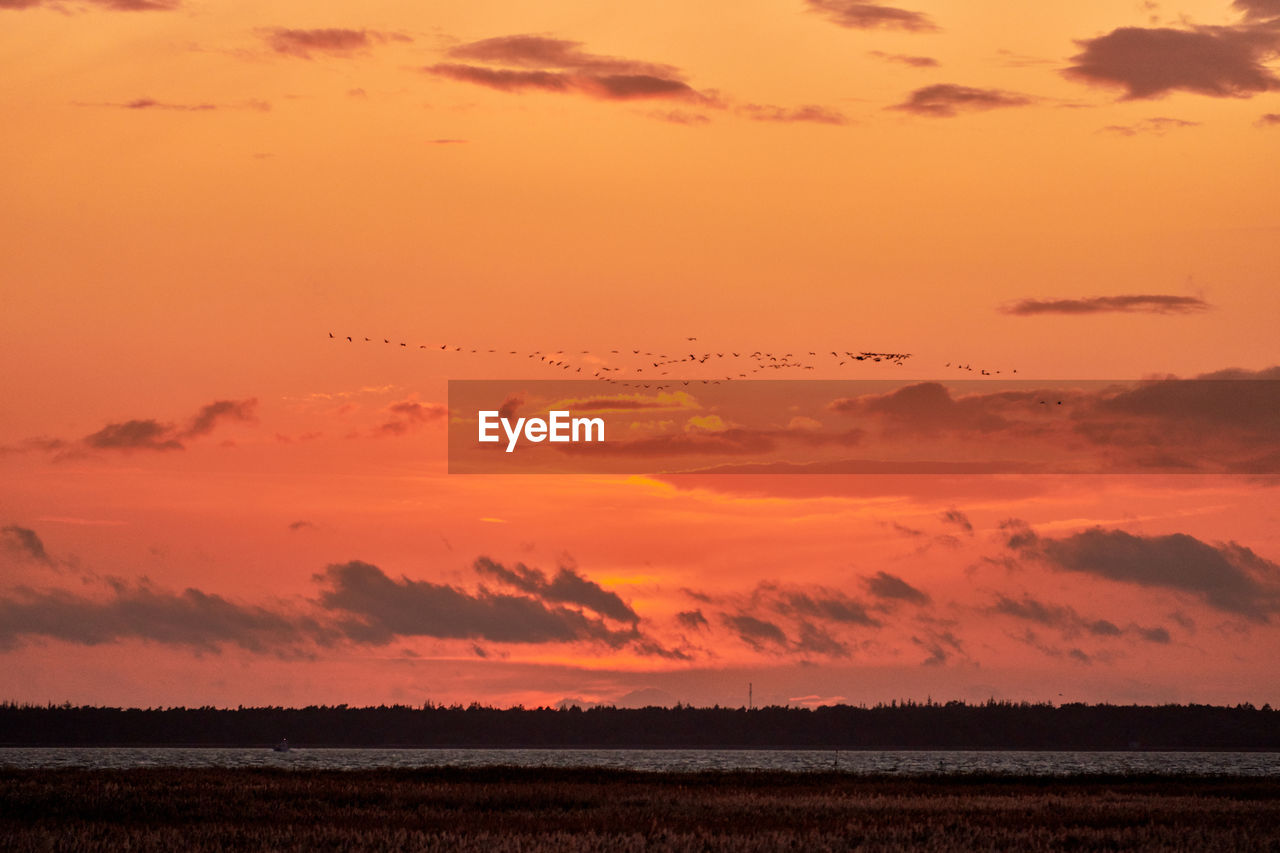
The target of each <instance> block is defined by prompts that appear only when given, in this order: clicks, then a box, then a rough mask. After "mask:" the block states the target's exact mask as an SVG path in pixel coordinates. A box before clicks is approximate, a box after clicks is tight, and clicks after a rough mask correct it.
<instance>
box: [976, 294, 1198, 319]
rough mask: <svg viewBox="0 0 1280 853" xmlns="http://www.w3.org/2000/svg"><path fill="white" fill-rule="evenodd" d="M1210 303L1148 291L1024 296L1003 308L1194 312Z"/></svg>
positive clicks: (1023, 313)
mask: <svg viewBox="0 0 1280 853" xmlns="http://www.w3.org/2000/svg"><path fill="white" fill-rule="evenodd" d="M1210 307H1211V306H1210V305H1209V303H1207V302H1205V301H1204V300H1203V299H1199V298H1197V297H1194V296H1170V295H1168V294H1160V293H1154V294H1153V293H1149V294H1140V295H1125V296H1086V297H1082V298H1079V299H1023V300H1020V301H1018V302H1014V303H1012V304H1010V305H1005V306H1003V307H1001V309H1000V310H1001V311H1002V312H1004V313H1005V314H1013V315H1015V316H1019V317H1028V316H1031V315H1033V314H1103V313H1107V312H1124V313H1135V312H1141V313H1145V314H1191V313H1193V312H1196V311H1206V310H1208V309H1209V308H1210Z"/></svg>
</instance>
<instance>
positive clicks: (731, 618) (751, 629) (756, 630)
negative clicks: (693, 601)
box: [720, 613, 787, 651]
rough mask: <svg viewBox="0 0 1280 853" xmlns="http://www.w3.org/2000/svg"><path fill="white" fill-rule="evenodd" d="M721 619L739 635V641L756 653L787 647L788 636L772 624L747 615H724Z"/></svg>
mask: <svg viewBox="0 0 1280 853" xmlns="http://www.w3.org/2000/svg"><path fill="white" fill-rule="evenodd" d="M720 619H721V621H723V622H724V624H725V626H726V627H728V628H729V630H731V631H733V632H734V633H735V634H737V635H738V639H740V640H742V642H744V643H746V644H747V645H748V646H750V647H751V648H753V649H755V650H756V651H763V650H765V649H766V648H767V647H770V646H771V647H773V648H774V649H775V650H780V649H785V648H786V647H787V635H786V634H784V633H783V632H782V629H781V628H779V627H778V626H777V625H775V624H774V623H772V622H768V621H765V620H764V619H757V618H756V617H755V616H751V615H750V614H747V613H738V614H736V615H729V614H723V615H721V617H720Z"/></svg>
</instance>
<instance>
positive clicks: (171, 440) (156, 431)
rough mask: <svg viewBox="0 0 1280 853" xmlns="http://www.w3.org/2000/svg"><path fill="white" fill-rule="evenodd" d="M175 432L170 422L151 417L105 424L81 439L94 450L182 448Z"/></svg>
mask: <svg viewBox="0 0 1280 853" xmlns="http://www.w3.org/2000/svg"><path fill="white" fill-rule="evenodd" d="M177 434H178V433H177V432H176V430H175V428H174V426H173V425H172V424H162V423H160V422H159V421H155V420H151V419H147V420H130V421H124V422H123V423H118V424H107V425H106V426H104V427H103V428H102V429H100V430H98V431H97V432H95V433H92V434H91V435H86V436H85V437H84V439H83V441H84V444H85V445H86V446H87V447H91V448H93V449H94V450H182V449H183V445H182V442H180V441H178V439H177V437H176V436H177Z"/></svg>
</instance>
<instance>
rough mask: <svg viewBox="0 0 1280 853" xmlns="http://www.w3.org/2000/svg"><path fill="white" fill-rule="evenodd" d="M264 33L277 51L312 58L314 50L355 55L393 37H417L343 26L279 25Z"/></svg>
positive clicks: (403, 39) (401, 39) (334, 54)
mask: <svg viewBox="0 0 1280 853" xmlns="http://www.w3.org/2000/svg"><path fill="white" fill-rule="evenodd" d="M262 37H263V38H264V39H266V42H267V45H268V46H269V47H270V48H271V49H272V50H274V51H275V52H276V53H281V54H284V55H286V56H295V57H298V58H299V59H310V58H311V57H312V54H316V53H322V54H327V55H329V56H351V55H352V54H355V53H359V52H363V51H366V50H368V49H370V48H372V47H374V46H375V45H379V44H385V43H387V42H391V41H399V42H410V41H413V39H411V38H409V36H406V35H401V34H400V33H381V32H376V31H374V30H348V29H340V28H329V29H315V30H295V29H288V28H285V27H276V28H274V29H269V30H264V31H263V33H262Z"/></svg>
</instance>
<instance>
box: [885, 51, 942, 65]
mask: <svg viewBox="0 0 1280 853" xmlns="http://www.w3.org/2000/svg"><path fill="white" fill-rule="evenodd" d="M867 55H868V56H874V57H875V58H876V59H883V60H884V61H885V62H896V63H898V64H900V65H910V66H911V67H912V68H937V67H938V66H939V65H940V64H941V63H939V62H938V60H936V59H934V58H933V57H932V56H910V55H908V54H905V53H885V52H884V51H881V50H870V51H867Z"/></svg>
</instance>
